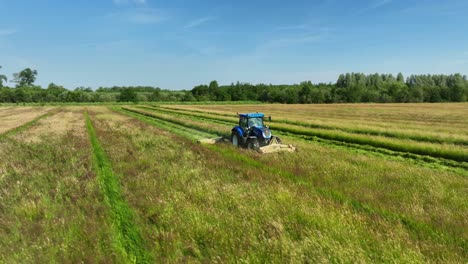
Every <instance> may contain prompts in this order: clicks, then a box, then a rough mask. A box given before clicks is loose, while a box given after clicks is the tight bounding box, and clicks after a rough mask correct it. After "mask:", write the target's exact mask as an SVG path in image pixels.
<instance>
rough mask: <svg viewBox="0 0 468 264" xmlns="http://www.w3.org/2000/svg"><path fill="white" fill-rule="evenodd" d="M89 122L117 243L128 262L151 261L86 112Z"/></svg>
mask: <svg viewBox="0 0 468 264" xmlns="http://www.w3.org/2000/svg"><path fill="white" fill-rule="evenodd" d="M85 116H86V126H87V129H88V133H89V138H90V141H91V145H92V147H93V154H94V155H93V161H94V167H95V171H96V175H97V180H98V182H99V186H100V188H101V191H102V193H103V194H104V200H105V202H106V204H107V205H108V206H109V208H110V214H111V218H110V219H111V221H112V223H113V226H114V232H115V238H116V240H115V244H114V245H113V246H114V247H115V249H116V251H117V252H118V253H120V254H121V255H122V256H123V258H124V260H125V262H127V263H151V262H152V256H151V255H150V254H149V253H148V252H147V250H146V248H145V245H144V243H143V240H142V238H141V234H140V231H139V228H138V226H137V225H136V224H135V222H134V219H133V218H134V216H133V212H132V210H131V209H130V207H129V206H128V204H127V202H126V200H125V198H124V197H123V195H122V191H121V186H120V182H119V180H118V178H117V176H116V175H115V174H114V172H113V170H112V165H111V164H110V162H109V160H108V159H107V156H106V153H105V152H104V149H103V148H102V147H101V144H100V142H99V140H98V138H97V135H96V131H95V129H94V126H93V124H92V122H91V119H90V118H89V115H88V113H87V112H86V114H85Z"/></svg>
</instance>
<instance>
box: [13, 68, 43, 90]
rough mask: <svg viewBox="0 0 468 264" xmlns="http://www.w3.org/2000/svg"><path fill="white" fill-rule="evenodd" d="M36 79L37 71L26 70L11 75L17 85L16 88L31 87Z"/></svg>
mask: <svg viewBox="0 0 468 264" xmlns="http://www.w3.org/2000/svg"><path fill="white" fill-rule="evenodd" d="M36 78H37V71H36V70H31V69H30V68H26V69H24V70H22V71H21V72H19V73H14V74H13V82H15V83H17V86H18V87H22V86H30V85H33V84H34V82H35V81H36Z"/></svg>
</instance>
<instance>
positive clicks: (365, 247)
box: [0, 103, 468, 263]
mask: <svg viewBox="0 0 468 264" xmlns="http://www.w3.org/2000/svg"><path fill="white" fill-rule="evenodd" d="M237 112H239V113H241V112H264V113H265V114H266V115H267V116H268V115H271V116H272V120H271V121H267V124H268V125H269V126H270V128H271V129H272V130H273V133H274V134H276V135H278V136H280V137H281V139H282V140H283V142H285V143H287V144H293V145H295V146H297V147H298V151H297V152H295V153H275V154H268V155H261V154H259V153H257V152H255V151H252V150H246V149H238V148H235V147H233V146H232V145H231V144H216V145H201V144H198V143H197V142H196V141H197V140H198V139H202V138H209V137H215V136H229V135H230V129H231V128H232V127H233V126H234V125H235V124H236V123H237V117H236V113H237ZM466 113H468V104H466V103H460V104H457V103H451V104H340V105H281V104H271V105H269V104H245V105H242V104H241V105H223V104H216V105H203V104H197V105H187V104H184V105H177V104H146V105H137V104H132V105H101V106H100V105H88V106H86V105H79V106H65V105H64V106H24V107H16V106H12V105H9V106H5V107H0V262H2V263H18V262H21V263H34V262H65V263H68V262H70V263H75V262H86V263H88V262H91V263H94V262H105V263H108V262H114V263H129V262H133V263H134V262H136V263H179V262H216V263H226V262H228V263H230V262H241V263H285V262H286V263H297V262H306V263H350V262H352V263H390V262H391V263H466V262H467V261H468V244H467V239H468V220H467V217H466V216H467V215H468V192H467V191H468V180H467V176H468V118H467V117H466Z"/></svg>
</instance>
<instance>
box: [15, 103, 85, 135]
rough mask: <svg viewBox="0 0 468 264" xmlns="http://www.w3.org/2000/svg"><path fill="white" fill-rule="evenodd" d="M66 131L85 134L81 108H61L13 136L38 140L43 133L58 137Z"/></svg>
mask: <svg viewBox="0 0 468 264" xmlns="http://www.w3.org/2000/svg"><path fill="white" fill-rule="evenodd" d="M67 133H72V134H73V135H74V136H76V137H80V138H83V137H85V136H86V129H85V123H84V116H83V109H78V108H76V109H73V108H63V109H62V108H61V109H60V110H59V112H58V113H56V114H54V115H52V116H49V117H47V118H44V119H42V120H40V121H39V122H38V123H37V124H36V125H35V126H33V127H31V128H30V129H27V130H25V131H23V132H22V133H19V134H17V135H15V136H14V138H15V139H17V140H22V141H28V142H39V141H40V140H41V138H43V136H44V135H55V136H57V137H59V136H64V135H66V134H67Z"/></svg>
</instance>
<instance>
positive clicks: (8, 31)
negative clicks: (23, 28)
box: [0, 29, 18, 36]
mask: <svg viewBox="0 0 468 264" xmlns="http://www.w3.org/2000/svg"><path fill="white" fill-rule="evenodd" d="M16 32H18V31H17V30H16V29H0V36H9V35H13V34H15V33H16Z"/></svg>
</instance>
